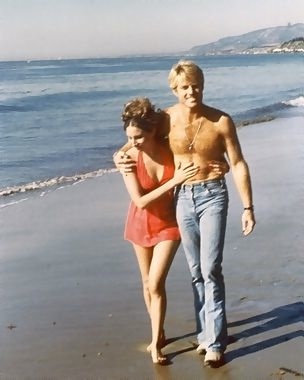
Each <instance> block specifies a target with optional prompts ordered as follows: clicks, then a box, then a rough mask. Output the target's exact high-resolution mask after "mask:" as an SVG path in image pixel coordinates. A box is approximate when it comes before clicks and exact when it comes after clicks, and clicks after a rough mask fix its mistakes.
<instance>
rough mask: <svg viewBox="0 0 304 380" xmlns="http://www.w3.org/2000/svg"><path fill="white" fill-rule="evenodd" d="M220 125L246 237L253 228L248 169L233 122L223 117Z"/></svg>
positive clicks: (253, 220)
mask: <svg viewBox="0 0 304 380" xmlns="http://www.w3.org/2000/svg"><path fill="white" fill-rule="evenodd" d="M221 123H222V125H221V127H222V128H221V129H222V131H223V135H224V141H225V146H226V153H227V156H228V159H229V163H230V167H231V172H232V176H233V179H234V182H235V185H236V188H237V190H238V193H239V195H240V198H241V201H242V203H243V207H244V212H243V215H242V230H243V233H244V235H248V234H250V232H252V230H253V228H254V226H255V218H254V210H253V196H252V187H251V178H250V173H249V168H248V165H247V162H246V161H245V159H244V157H243V154H242V150H241V146H240V143H239V139H238V137H237V133H236V127H235V125H234V123H233V121H232V120H231V118H230V117H228V116H223V117H222V120H221Z"/></svg>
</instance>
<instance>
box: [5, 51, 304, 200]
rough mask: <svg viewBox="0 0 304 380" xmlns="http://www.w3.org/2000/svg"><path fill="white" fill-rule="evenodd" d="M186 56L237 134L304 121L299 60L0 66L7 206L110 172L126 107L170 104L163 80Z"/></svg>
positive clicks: (302, 60) (208, 98)
mask: <svg viewBox="0 0 304 380" xmlns="http://www.w3.org/2000/svg"><path fill="white" fill-rule="evenodd" d="M180 58H186V59H191V60H193V61H195V62H196V63H197V64H199V65H200V67H201V68H202V69H203V71H204V75H205V90H204V102H205V103H206V104H208V105H211V106H213V107H216V108H220V109H222V110H223V111H225V112H227V113H229V114H230V115H231V116H232V117H233V119H234V121H235V123H236V125H237V126H238V127H240V126H245V125H248V124H255V123H258V122H261V121H265V120H271V119H274V118H277V117H286V118H288V117H292V116H296V115H299V114H301V115H304V55H303V54H277V55H275V54H272V55H238V56H206V57H204V56H200V57H197V56H195V57H177V56H174V57H172V56H170V57H165V56H161V57H156V56H153V57H132V58H103V59H79V60H56V61H54V60H53V61H27V62H26V61H22V62H0V78H1V82H0V115H1V117H0V155H1V163H0V204H1V205H2V207H3V206H6V205H8V204H11V203H14V199H17V198H16V196H18V195H19V197H18V199H19V200H20V194H22V196H23V197H25V196H26V194H27V193H29V192H31V191H33V190H35V189H44V191H48V190H49V189H50V188H53V186H54V185H55V186H56V185H57V186H58V185H63V186H64V185H67V184H73V183H77V182H78V181H82V180H85V179H86V178H91V177H94V176H99V175H105V174H108V173H111V172H113V171H114V170H115V169H114V165H113V161H112V155H113V152H115V151H116V150H117V148H118V147H120V146H121V145H122V144H123V143H124V142H125V141H126V138H125V133H124V131H123V129H122V123H121V120H120V114H121V110H122V107H123V104H124V103H126V102H127V101H128V100H129V99H131V98H133V97H136V96H147V97H149V98H150V99H151V100H152V102H153V103H154V104H155V105H156V106H157V107H160V108H165V107H167V106H169V105H171V104H173V103H174V102H175V97H174V95H173V94H172V92H171V90H170V89H169V86H168V82H167V76H168V73H169V70H170V68H171V66H172V65H173V64H174V63H176V62H177V61H178V60H179V59H180ZM303 128H304V126H303ZM286 133H288V123H287V125H286ZM14 197H15V198H14ZM23 199H24V198H23Z"/></svg>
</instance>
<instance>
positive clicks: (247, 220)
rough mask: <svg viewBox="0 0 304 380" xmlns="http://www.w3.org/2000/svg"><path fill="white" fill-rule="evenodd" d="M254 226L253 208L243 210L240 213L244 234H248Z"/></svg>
mask: <svg viewBox="0 0 304 380" xmlns="http://www.w3.org/2000/svg"><path fill="white" fill-rule="evenodd" d="M254 226H255V218H254V212H253V210H244V212H243V215H242V230H243V234H244V235H245V236H247V235H249V234H250V233H251V232H252V231H253V228H254Z"/></svg>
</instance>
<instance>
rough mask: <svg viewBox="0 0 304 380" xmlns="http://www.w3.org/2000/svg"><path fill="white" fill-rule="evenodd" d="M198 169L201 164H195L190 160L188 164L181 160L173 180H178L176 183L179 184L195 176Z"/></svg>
mask: <svg viewBox="0 0 304 380" xmlns="http://www.w3.org/2000/svg"><path fill="white" fill-rule="evenodd" d="M198 171H199V166H194V163H193V162H188V163H186V164H182V163H181V162H180V163H179V164H178V165H177V167H176V168H175V172H174V176H173V180H174V181H175V182H176V185H179V184H180V183H183V182H184V181H186V180H187V179H189V178H191V177H193V176H195V175H196V174H197V172H198Z"/></svg>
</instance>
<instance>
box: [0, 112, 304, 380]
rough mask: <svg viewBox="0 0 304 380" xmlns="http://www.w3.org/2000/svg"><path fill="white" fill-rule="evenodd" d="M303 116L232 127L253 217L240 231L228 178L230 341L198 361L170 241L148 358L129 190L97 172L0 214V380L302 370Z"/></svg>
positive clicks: (181, 265)
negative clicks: (161, 319) (161, 325)
mask: <svg viewBox="0 0 304 380" xmlns="http://www.w3.org/2000/svg"><path fill="white" fill-rule="evenodd" d="M303 125H304V118H303V117H291V118H280V119H276V120H273V121H271V122H267V123H259V124H252V125H249V126H247V127H243V128H241V129H239V131H238V135H239V139H240V141H241V145H242V149H243V153H244V155H245V158H246V160H247V162H248V164H249V167H250V171H251V176H252V183H253V193H254V205H255V213H256V219H257V225H256V228H255V231H254V232H253V233H252V234H251V235H250V236H248V237H246V238H245V237H243V236H242V234H241V225H240V217H241V214H242V205H241V202H240V200H239V197H238V195H237V193H236V190H235V187H234V184H233V181H232V178H231V173H229V174H228V175H227V182H228V187H229V191H230V206H229V217H228V227H227V234H226V243H225V251H224V262H223V271H224V276H225V282H226V308H227V318H228V332H229V336H230V344H229V345H228V348H227V351H226V353H225V364H224V365H223V366H221V367H220V368H217V369H213V368H206V367H204V364H203V356H199V355H198V354H197V353H196V351H195V342H196V339H195V338H196V337H195V332H194V329H195V321H194V309H193V296H192V289H191V279H190V275H189V270H188V267H187V264H186V260H185V258H184V255H183V251H182V247H181V248H180V249H179V251H178V252H177V255H176V257H175V260H174V262H173V265H172V267H171V269H170V272H169V276H168V279H167V296H168V310H167V318H166V323H165V328H166V336H167V339H168V344H167V346H166V347H165V348H164V350H163V352H164V353H165V354H167V355H168V359H169V363H168V365H166V366H158V365H153V364H152V361H151V358H150V356H149V354H148V353H147V352H146V346H147V344H148V343H149V340H150V324H149V320H148V316H147V313H146V310H145V306H144V302H143V297H142V290H141V282H140V277H139V271H138V268H137V263H136V260H135V256H134V254H133V251H132V247H131V246H130V244H129V243H128V242H125V241H124V240H123V227H124V219H125V215H126V211H127V207H128V202H129V198H128V195H127V193H126V190H125V188H124V185H123V182H122V179H121V176H120V174H119V173H117V172H114V173H107V174H104V175H102V176H100V177H97V178H93V179H87V180H86V181H83V182H79V183H76V184H74V185H71V186H65V187H62V188H58V189H56V190H52V191H49V192H48V193H46V194H44V193H39V192H38V191H37V192H32V194H31V195H30V197H29V198H30V199H27V200H26V201H24V202H20V203H17V204H14V205H11V206H7V207H4V208H2V209H1V210H0V215H1V219H0V222H1V224H0V227H1V243H0V244H1V246H0V249H1V252H0V262H1V265H0V271H1V275H0V282H1V286H0V297H1V312H0V379H1V380H2V379H16V380H19V379H20V380H21V379H22V380H23V379H76V380H77V379H92V380H93V379H102V380H123V379H124V380H137V379H139V380H141V379H142V380H144V379H160V380H167V379H170V380H171V379H172V380H183V379H189V380H195V379H217V380H221V379H225V380H226V379H231V380H243V379H284V380H287V379H294V378H302V377H303V378H304V363H303V357H304V341H303V335H304V333H303V316H304V304H303V302H304V291H303V267H304V266H303V264H304V255H303V246H304V237H303V231H304V218H303V204H304V176H303V174H304V169H303V167H304V149H303V146H304V128H303Z"/></svg>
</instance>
